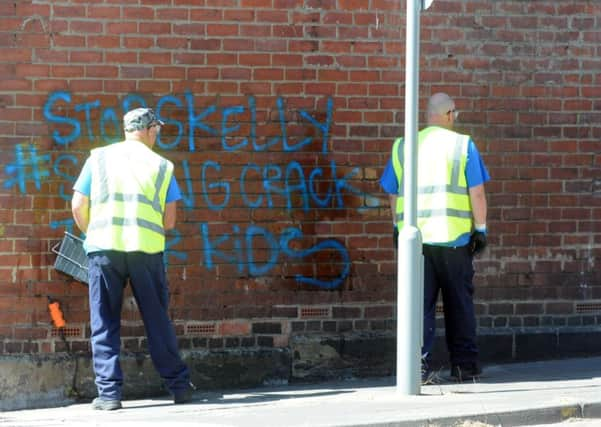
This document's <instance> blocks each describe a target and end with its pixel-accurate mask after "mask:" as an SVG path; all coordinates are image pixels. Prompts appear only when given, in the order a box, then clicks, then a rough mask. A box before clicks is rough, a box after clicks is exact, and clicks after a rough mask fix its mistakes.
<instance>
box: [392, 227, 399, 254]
mask: <svg viewBox="0 0 601 427" xmlns="http://www.w3.org/2000/svg"><path fill="white" fill-rule="evenodd" d="M393 228H394V231H393V232H392V247H393V248H395V249H396V248H398V247H399V229H398V227H397V226H396V225H395V226H394V227H393Z"/></svg>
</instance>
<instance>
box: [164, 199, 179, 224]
mask: <svg viewBox="0 0 601 427" xmlns="http://www.w3.org/2000/svg"><path fill="white" fill-rule="evenodd" d="M176 213H177V202H169V203H166V204H165V216H164V217H163V224H164V225H163V228H164V229H165V231H167V230H171V229H173V228H174V227H175V219H176Z"/></svg>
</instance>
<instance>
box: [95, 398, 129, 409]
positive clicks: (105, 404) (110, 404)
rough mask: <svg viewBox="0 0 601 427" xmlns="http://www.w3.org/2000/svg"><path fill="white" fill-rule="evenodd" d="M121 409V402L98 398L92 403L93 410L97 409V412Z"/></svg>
mask: <svg viewBox="0 0 601 427" xmlns="http://www.w3.org/2000/svg"><path fill="white" fill-rule="evenodd" d="M121 408H122V406H121V401H120V400H115V399H104V398H102V397H97V398H96V399H94V400H93V401H92V409H96V410H97V411H114V410H115V409H121Z"/></svg>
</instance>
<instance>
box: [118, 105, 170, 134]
mask: <svg viewBox="0 0 601 427" xmlns="http://www.w3.org/2000/svg"><path fill="white" fill-rule="evenodd" d="M154 124H159V125H161V126H163V125H164V124H165V123H163V122H162V121H161V120H159V119H157V116H156V114H155V113H154V110H153V109H152V108H136V109H135V110H131V111H128V112H127V113H126V114H125V115H124V116H123V129H124V130H125V131H126V132H135V131H137V130H143V129H146V128H148V127H150V126H152V125H154Z"/></svg>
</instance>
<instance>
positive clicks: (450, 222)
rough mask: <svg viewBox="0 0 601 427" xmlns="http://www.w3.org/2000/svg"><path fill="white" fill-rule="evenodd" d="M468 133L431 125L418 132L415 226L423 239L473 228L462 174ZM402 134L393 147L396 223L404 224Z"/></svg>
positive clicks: (441, 239)
mask: <svg viewBox="0 0 601 427" xmlns="http://www.w3.org/2000/svg"><path fill="white" fill-rule="evenodd" d="M469 140H470V137H469V136H468V135H461V134H459V133H457V132H453V131H451V130H448V129H445V128H441V127H438V126H430V127H427V128H425V129H423V130H422V131H420V132H419V134H418V150H417V151H418V162H417V164H418V166H417V227H418V228H419V230H420V231H421V234H422V241H423V242H424V243H449V242H453V241H454V240H456V239H457V238H458V237H459V236H461V235H462V234H464V233H469V232H471V230H472V221H473V215H472V207H471V203H470V198H469V190H468V188H467V182H466V178H465V166H466V164H467V150H468V143H469ZM404 146H405V144H403V138H398V139H397V140H396V141H395V143H394V146H393V148H392V164H393V167H394V171H395V174H396V177H397V180H398V184H399V197H398V198H397V205H396V220H397V227H398V229H399V230H400V229H401V228H402V227H403V211H404V200H405V199H404V197H403V191H404V189H403V185H404V181H403V159H404V157H405V156H404Z"/></svg>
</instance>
